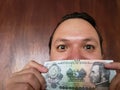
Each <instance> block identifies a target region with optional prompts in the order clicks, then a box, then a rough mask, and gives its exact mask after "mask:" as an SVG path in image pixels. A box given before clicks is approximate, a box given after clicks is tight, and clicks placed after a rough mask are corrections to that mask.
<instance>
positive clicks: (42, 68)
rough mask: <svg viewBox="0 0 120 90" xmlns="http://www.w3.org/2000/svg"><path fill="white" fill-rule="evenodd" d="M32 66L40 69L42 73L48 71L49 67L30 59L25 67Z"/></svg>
mask: <svg viewBox="0 0 120 90" xmlns="http://www.w3.org/2000/svg"><path fill="white" fill-rule="evenodd" d="M30 67H33V68H36V69H37V70H38V71H40V72H42V73H45V72H47V71H48V69H47V68H46V67H45V66H43V65H41V64H39V63H37V62H35V61H30V62H29V63H28V64H27V65H26V66H25V67H24V68H30Z"/></svg>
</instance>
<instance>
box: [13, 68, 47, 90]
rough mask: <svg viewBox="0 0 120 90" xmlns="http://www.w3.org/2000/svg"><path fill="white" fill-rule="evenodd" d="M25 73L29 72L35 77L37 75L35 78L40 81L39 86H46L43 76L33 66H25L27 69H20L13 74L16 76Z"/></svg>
mask: <svg viewBox="0 0 120 90" xmlns="http://www.w3.org/2000/svg"><path fill="white" fill-rule="evenodd" d="M26 73H31V74H34V75H35V77H37V79H38V80H39V83H40V86H41V87H42V88H44V89H45V88H46V82H45V79H44V77H43V76H42V75H41V73H40V72H39V71H38V70H37V69H35V68H27V69H23V70H22V71H20V72H17V73H16V74H14V77H15V76H17V75H22V74H26Z"/></svg>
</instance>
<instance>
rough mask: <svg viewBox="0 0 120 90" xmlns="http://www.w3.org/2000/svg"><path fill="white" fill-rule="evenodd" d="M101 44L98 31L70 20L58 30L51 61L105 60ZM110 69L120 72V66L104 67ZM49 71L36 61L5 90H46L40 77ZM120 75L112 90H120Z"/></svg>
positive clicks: (16, 76) (84, 23) (13, 79)
mask: <svg viewBox="0 0 120 90" xmlns="http://www.w3.org/2000/svg"><path fill="white" fill-rule="evenodd" d="M102 56H103V55H102V54H101V48H100V42H99V38H98V35H97V33H96V31H95V29H94V28H93V27H92V26H91V24H89V23H88V22H87V21H85V20H83V19H69V20H66V21H64V22H63V23H62V24H60V25H59V27H58V28H57V30H56V32H55V34H54V37H53V41H52V47H51V52H50V60H68V59H89V60H92V59H102V58H103V57H102ZM105 67H106V68H108V69H115V70H118V71H119V70H120V63H117V62H114V63H110V64H106V65H105ZM47 71H48V69H47V68H46V67H44V66H43V65H41V64H38V63H37V62H35V61H31V62H30V63H28V64H27V65H26V66H25V67H24V68H23V69H22V70H21V71H19V72H16V73H14V74H13V75H12V77H11V78H9V80H7V82H6V85H5V88H6V89H5V90H45V87H46V83H45V80H44V78H43V76H42V75H41V73H46V72H47ZM118 78H120V74H119V73H117V75H116V76H115V78H114V79H113V80H112V82H111V85H110V90H119V88H120V84H119V83H120V79H118Z"/></svg>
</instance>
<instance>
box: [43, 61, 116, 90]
mask: <svg viewBox="0 0 120 90" xmlns="http://www.w3.org/2000/svg"><path fill="white" fill-rule="evenodd" d="M110 62H111V61H107V60H106V61H103V60H97V61H95V60H66V61H65V60H64V61H63V60H62V61H53V62H46V63H45V66H46V67H48V68H49V71H48V73H47V74H43V76H44V77H45V79H46V82H47V90H108V88H109V84H110V82H111V80H112V78H113V77H114V75H115V71H113V70H107V69H105V68H104V64H105V63H110Z"/></svg>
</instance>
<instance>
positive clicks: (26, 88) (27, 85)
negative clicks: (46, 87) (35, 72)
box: [22, 83, 32, 90]
mask: <svg viewBox="0 0 120 90" xmlns="http://www.w3.org/2000/svg"><path fill="white" fill-rule="evenodd" d="M22 87H23V90H31V89H32V87H31V86H30V85H29V84H28V83H25V84H24V85H23V86H22Z"/></svg>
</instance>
